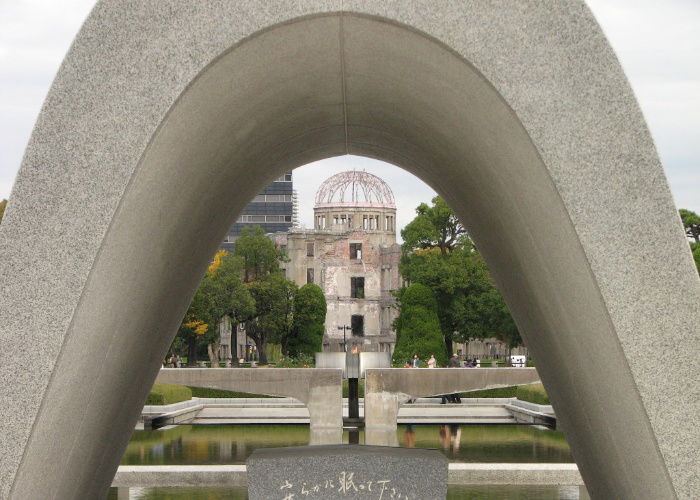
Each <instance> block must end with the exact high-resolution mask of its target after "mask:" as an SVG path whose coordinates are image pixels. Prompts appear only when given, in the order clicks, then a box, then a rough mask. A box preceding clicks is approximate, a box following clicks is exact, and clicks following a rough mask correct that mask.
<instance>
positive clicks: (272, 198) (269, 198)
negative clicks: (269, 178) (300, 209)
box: [252, 194, 292, 203]
mask: <svg viewBox="0 0 700 500" xmlns="http://www.w3.org/2000/svg"><path fill="white" fill-rule="evenodd" d="M252 201H253V202H255V203H261V202H267V203H281V202H291V201H292V195H291V194H259V195H257V196H256V197H255V198H253V200H252Z"/></svg>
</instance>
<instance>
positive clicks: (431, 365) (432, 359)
mask: <svg viewBox="0 0 700 500" xmlns="http://www.w3.org/2000/svg"><path fill="white" fill-rule="evenodd" d="M428 368H437V359H435V354H431V355H430V359H429V360H428Z"/></svg>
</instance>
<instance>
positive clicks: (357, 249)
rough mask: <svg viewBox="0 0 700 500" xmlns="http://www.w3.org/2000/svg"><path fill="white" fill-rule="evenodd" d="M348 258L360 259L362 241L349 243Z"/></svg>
mask: <svg viewBox="0 0 700 500" xmlns="http://www.w3.org/2000/svg"><path fill="white" fill-rule="evenodd" d="M350 258H351V259H361V258H362V243H350Z"/></svg>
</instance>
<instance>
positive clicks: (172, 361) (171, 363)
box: [163, 354, 182, 368]
mask: <svg viewBox="0 0 700 500" xmlns="http://www.w3.org/2000/svg"><path fill="white" fill-rule="evenodd" d="M163 366H164V367H165V368H180V367H181V366H182V359H180V356H178V355H177V354H175V355H171V356H169V357H168V358H167V359H165V360H163Z"/></svg>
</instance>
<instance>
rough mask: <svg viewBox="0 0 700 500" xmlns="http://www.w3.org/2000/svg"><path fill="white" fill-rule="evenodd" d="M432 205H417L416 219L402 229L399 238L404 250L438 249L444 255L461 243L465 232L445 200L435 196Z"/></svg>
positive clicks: (465, 235) (465, 234)
mask: <svg viewBox="0 0 700 500" xmlns="http://www.w3.org/2000/svg"><path fill="white" fill-rule="evenodd" d="M432 203H433V205H432V206H429V205H427V204H425V203H421V204H420V205H418V208H416V214H417V216H416V218H415V219H413V220H412V221H411V222H410V223H409V224H408V225H407V226H406V227H404V229H403V230H402V231H401V237H402V238H403V241H404V247H406V248H409V249H428V248H439V249H440V253H441V254H442V255H446V254H448V253H450V252H452V251H453V250H454V249H455V248H456V247H458V246H459V245H460V244H461V243H462V241H463V240H464V239H465V238H466V237H467V231H466V230H465V229H464V226H463V225H462V223H461V222H460V221H459V219H458V218H457V216H456V215H455V214H454V212H453V211H452V209H451V208H450V206H449V205H448V204H447V202H445V200H443V199H442V198H441V197H439V196H436V197H435V198H433V199H432Z"/></svg>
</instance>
